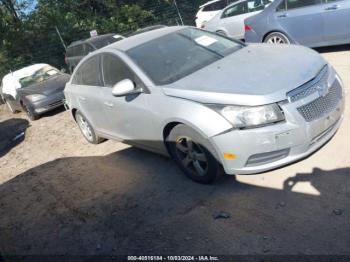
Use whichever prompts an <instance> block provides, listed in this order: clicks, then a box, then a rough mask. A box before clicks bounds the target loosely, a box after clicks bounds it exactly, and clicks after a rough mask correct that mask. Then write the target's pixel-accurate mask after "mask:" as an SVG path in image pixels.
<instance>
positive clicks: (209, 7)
mask: <svg viewBox="0 0 350 262" xmlns="http://www.w3.org/2000/svg"><path fill="white" fill-rule="evenodd" d="M210 11H213V10H212V6H211V5H206V6H205V7H203V12H210Z"/></svg>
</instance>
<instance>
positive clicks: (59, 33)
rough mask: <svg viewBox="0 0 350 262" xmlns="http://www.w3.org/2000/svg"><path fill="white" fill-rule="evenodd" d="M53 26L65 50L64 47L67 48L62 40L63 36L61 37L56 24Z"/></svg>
mask: <svg viewBox="0 0 350 262" xmlns="http://www.w3.org/2000/svg"><path fill="white" fill-rule="evenodd" d="M55 28H56V32H57V34H58V37H59V38H60V40H61V43H62V45H63V47H64V50H66V49H67V46H66V44H65V43H64V41H63V38H62V36H61V33H60V30H58V27H57V26H55Z"/></svg>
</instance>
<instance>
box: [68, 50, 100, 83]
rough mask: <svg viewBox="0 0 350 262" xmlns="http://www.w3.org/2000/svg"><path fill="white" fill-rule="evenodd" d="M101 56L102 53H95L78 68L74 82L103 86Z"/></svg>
mask: <svg viewBox="0 0 350 262" xmlns="http://www.w3.org/2000/svg"><path fill="white" fill-rule="evenodd" d="M100 57H101V56H100V55H95V56H93V57H91V58H89V59H88V60H86V61H85V62H84V63H83V64H82V65H81V66H80V67H79V68H78V70H77V72H76V73H75V75H74V78H73V81H72V83H73V84H75V85H87V86H102V81H101V74H100Z"/></svg>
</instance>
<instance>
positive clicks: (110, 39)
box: [90, 36, 123, 49]
mask: <svg viewBox="0 0 350 262" xmlns="http://www.w3.org/2000/svg"><path fill="white" fill-rule="evenodd" d="M122 39H123V38H121V37H115V36H101V37H98V38H95V39H91V40H90V43H91V44H92V45H93V46H94V47H96V49H100V48H102V47H105V46H107V45H110V44H113V43H115V42H117V41H120V40H122Z"/></svg>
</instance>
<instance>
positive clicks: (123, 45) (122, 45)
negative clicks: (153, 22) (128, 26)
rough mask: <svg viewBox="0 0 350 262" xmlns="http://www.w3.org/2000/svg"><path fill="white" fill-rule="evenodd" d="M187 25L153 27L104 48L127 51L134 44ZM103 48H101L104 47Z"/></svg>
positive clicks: (136, 44) (140, 43)
mask: <svg viewBox="0 0 350 262" xmlns="http://www.w3.org/2000/svg"><path fill="white" fill-rule="evenodd" d="M188 27H189V26H170V27H164V28H159V29H155V30H152V31H148V32H144V33H142V34H138V35H134V36H130V37H128V38H124V39H123V40H121V41H118V42H115V43H113V44H111V45H109V46H107V47H105V48H108V49H117V50H120V51H124V52H125V51H127V50H129V49H132V48H134V47H136V46H139V45H142V44H144V43H147V42H149V41H151V40H154V39H157V38H159V37H162V36H164V35H167V34H170V33H173V32H176V31H179V30H181V29H184V28H188ZM105 48H102V50H103V49H105Z"/></svg>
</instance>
